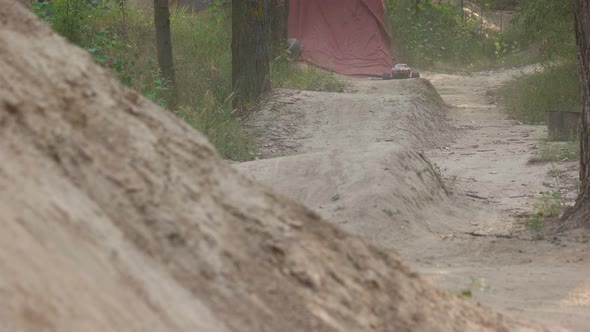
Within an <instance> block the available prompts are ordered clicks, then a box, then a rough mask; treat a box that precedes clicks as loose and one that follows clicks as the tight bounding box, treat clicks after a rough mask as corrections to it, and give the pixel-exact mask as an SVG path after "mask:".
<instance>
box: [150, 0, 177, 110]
mask: <svg viewBox="0 0 590 332" xmlns="http://www.w3.org/2000/svg"><path fill="white" fill-rule="evenodd" d="M154 24H155V27H156V52H157V55H158V66H159V67H160V73H161V75H162V78H163V79H164V80H165V81H166V82H167V83H168V84H169V85H168V88H169V90H170V91H171V94H170V101H171V104H175V102H176V98H175V96H176V94H175V91H176V89H175V85H174V83H175V81H174V61H173V60H172V38H171V37H170V9H169V7H168V0H154ZM172 106H174V105H172Z"/></svg>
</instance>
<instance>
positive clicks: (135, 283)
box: [0, 0, 541, 331]
mask: <svg viewBox="0 0 590 332" xmlns="http://www.w3.org/2000/svg"><path fill="white" fill-rule="evenodd" d="M0 26H1V29H0V87H1V89H0V127H1V128H0V159H1V160H2V163H0V173H1V174H2V176H1V177H0V216H1V217H2V218H1V219H2V221H3V225H2V229H3V231H2V232H1V235H0V237H1V241H0V289H1V294H2V301H1V303H0V329H2V330H8V331H39V330H46V331H146V330H149V331H410V330H411V331H452V330H454V331H468V330H478V331H479V330H489V331H503V330H508V329H513V330H530V329H539V330H541V328H539V327H534V326H532V325H523V324H520V323H517V322H514V321H512V320H510V319H507V318H505V317H503V316H501V315H499V314H495V313H493V312H490V311H488V310H485V309H482V308H480V307H477V306H475V305H472V304H469V303H467V302H463V301H461V300H459V299H457V298H456V297H455V296H451V295H448V294H446V293H444V292H442V291H438V290H436V289H435V288H433V287H432V286H430V285H429V284H428V283H426V282H424V281H423V280H422V279H421V278H420V277H419V276H418V275H416V274H415V273H412V272H411V271H410V270H409V269H408V268H406V267H405V265H403V264H402V263H401V261H400V259H399V258H398V257H397V256H395V255H392V254H388V253H384V252H382V251H380V250H377V249H374V248H373V247H371V246H368V245H365V244H363V242H361V241H360V240H358V239H356V238H354V237H351V236H348V235H346V234H345V233H343V232H342V231H340V230H338V229H337V228H336V227H334V226H332V225H330V224H328V223H326V222H324V221H322V220H321V219H320V218H319V217H318V216H317V215H315V214H314V213H312V212H311V211H309V210H307V209H305V208H303V207H302V206H300V205H297V204H295V203H293V202H291V201H289V200H287V199H285V198H282V197H281V196H278V195H276V194H274V193H273V192H271V191H269V190H267V189H265V188H263V187H261V186H259V185H257V184H255V183H253V182H251V181H250V180H247V179H245V178H243V177H242V176H240V175H239V174H237V172H236V171H235V170H233V169H232V168H231V167H230V166H229V165H227V164H226V163H225V162H224V161H222V160H221V159H220V158H219V157H218V155H217V154H216V153H215V151H214V150H213V149H212V148H211V146H210V145H209V144H208V143H207V142H206V140H205V139H204V138H203V137H202V136H201V135H200V134H198V133H196V132H195V131H194V130H193V129H192V128H190V127H188V126H187V125H186V124H184V123H182V122H181V121H180V120H179V119H177V118H175V117H174V116H173V115H172V114H170V113H168V112H166V111H164V110H162V109H160V108H159V107H157V106H155V105H154V104H152V103H150V102H149V101H147V100H145V99H144V98H142V97H140V96H139V95H138V94H137V93H136V92H133V91H130V90H127V89H125V88H124V87H122V86H121V85H120V84H119V83H118V82H117V81H116V79H115V78H113V77H112V76H111V75H110V74H108V73H106V72H105V71H104V70H103V69H101V68H99V67H98V66H97V65H95V64H93V63H92V61H91V59H90V57H89V55H88V54H86V53H85V52H83V51H82V50H80V49H77V48H75V47H73V46H71V45H68V44H67V43H66V42H65V41H64V40H63V39H62V38H60V37H58V36H57V35H55V34H53V33H52V32H50V31H49V28H48V27H46V26H45V25H43V24H42V23H40V22H39V21H38V20H37V19H36V18H34V17H33V15H32V14H31V13H29V12H27V11H26V10H25V9H24V8H22V7H21V6H20V5H16V4H14V2H13V1H10V0H0Z"/></svg>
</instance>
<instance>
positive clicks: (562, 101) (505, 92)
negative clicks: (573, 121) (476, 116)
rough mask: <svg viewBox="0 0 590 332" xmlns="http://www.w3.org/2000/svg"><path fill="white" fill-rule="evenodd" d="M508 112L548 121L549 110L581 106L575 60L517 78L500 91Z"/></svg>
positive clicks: (538, 120)
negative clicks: (547, 112)
mask: <svg viewBox="0 0 590 332" xmlns="http://www.w3.org/2000/svg"><path fill="white" fill-rule="evenodd" d="M498 94H499V97H500V99H501V100H502V101H503V103H504V105H505V106H506V110H507V111H508V113H509V114H510V115H511V116H512V117H514V118H515V119H518V120H521V121H524V122H529V123H544V121H545V111H546V110H549V109H556V110H570V109H574V110H575V109H577V108H578V102H579V97H580V95H579V89H578V80H577V72H576V64H575V62H571V63H570V62H567V63H562V64H557V65H552V66H548V67H545V69H544V70H543V71H540V72H537V73H534V74H531V75H526V76H521V77H517V78H516V79H515V80H514V81H513V82H511V83H509V84H507V85H506V86H505V87H503V88H502V89H500V91H499V92H498Z"/></svg>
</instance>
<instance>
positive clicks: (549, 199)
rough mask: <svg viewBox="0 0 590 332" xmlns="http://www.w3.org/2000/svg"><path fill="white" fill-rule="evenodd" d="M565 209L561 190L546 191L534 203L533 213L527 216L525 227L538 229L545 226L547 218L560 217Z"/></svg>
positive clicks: (532, 229) (533, 229)
mask: <svg viewBox="0 0 590 332" xmlns="http://www.w3.org/2000/svg"><path fill="white" fill-rule="evenodd" d="M563 211H564V203H563V199H562V197H561V194H560V193H559V191H545V192H543V193H542V195H541V197H540V198H539V199H537V201H536V202H535V203H534V204H533V215H532V216H530V217H528V218H526V219H525V221H524V227H525V229H527V230H531V231H538V230H540V229H542V228H543V226H544V222H545V219H546V218H549V217H559V216H560V215H561V214H562V213H563Z"/></svg>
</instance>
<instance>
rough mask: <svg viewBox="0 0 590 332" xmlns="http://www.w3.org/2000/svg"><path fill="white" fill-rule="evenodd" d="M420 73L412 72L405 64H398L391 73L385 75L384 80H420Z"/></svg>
mask: <svg viewBox="0 0 590 332" xmlns="http://www.w3.org/2000/svg"><path fill="white" fill-rule="evenodd" d="M418 77H420V73H418V72H417V71H415V70H412V68H411V67H410V66H408V65H407V64H405V63H398V64H396V65H395V66H394V67H393V68H392V69H391V73H384V74H383V79H384V80H388V79H391V78H418Z"/></svg>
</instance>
